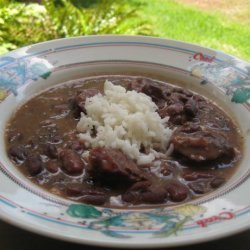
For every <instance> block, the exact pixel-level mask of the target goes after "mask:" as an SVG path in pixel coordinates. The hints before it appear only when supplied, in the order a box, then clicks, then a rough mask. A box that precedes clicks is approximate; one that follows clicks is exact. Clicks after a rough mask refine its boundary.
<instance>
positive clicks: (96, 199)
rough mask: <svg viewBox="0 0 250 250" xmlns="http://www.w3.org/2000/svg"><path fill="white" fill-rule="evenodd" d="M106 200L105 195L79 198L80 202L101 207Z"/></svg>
mask: <svg viewBox="0 0 250 250" xmlns="http://www.w3.org/2000/svg"><path fill="white" fill-rule="evenodd" d="M107 199H108V196H107V195H84V196H83V197H82V198H81V200H80V201H81V202H83V203H88V204H92V205H97V206H98V205H99V206H100V205H103V204H104V203H105V202H106V201H107Z"/></svg>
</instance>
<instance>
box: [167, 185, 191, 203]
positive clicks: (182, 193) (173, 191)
mask: <svg viewBox="0 0 250 250" xmlns="http://www.w3.org/2000/svg"><path fill="white" fill-rule="evenodd" d="M166 189H167V192H168V196H169V199H170V200H171V201H174V202H180V201H184V200H185V199H186V198H187V197H188V188H187V187H186V186H185V185H184V184H181V183H178V182H172V183H169V184H168V185H167V187H166Z"/></svg>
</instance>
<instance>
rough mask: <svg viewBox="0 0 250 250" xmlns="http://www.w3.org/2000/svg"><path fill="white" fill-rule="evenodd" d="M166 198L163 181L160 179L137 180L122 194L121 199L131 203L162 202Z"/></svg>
mask: <svg viewBox="0 0 250 250" xmlns="http://www.w3.org/2000/svg"><path fill="white" fill-rule="evenodd" d="M166 199H167V191H166V189H165V183H163V182H160V181H156V180H155V181H142V182H137V183H135V184H134V185H132V186H131V188H129V189H128V190H127V192H126V193H124V194H123V195H122V200H123V201H125V202H130V203H132V204H140V203H153V204H157V203H163V202H164V201H166Z"/></svg>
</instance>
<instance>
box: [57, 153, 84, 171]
mask: <svg viewBox="0 0 250 250" xmlns="http://www.w3.org/2000/svg"><path fill="white" fill-rule="evenodd" d="M60 159H61V160H62V168H63V170H64V171H65V172H66V173H67V174H69V175H79V174H82V172H83V169H84V168H85V163H84V162H83V161H82V159H81V157H80V156H79V155H78V154H77V153H76V152H75V151H73V150H71V149H64V150H62V151H61V152H60Z"/></svg>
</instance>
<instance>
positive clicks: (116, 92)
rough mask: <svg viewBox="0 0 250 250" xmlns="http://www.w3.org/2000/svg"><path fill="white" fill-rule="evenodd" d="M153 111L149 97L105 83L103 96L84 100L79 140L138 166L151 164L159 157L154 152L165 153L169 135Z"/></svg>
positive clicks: (169, 131)
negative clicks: (109, 150)
mask: <svg viewBox="0 0 250 250" xmlns="http://www.w3.org/2000/svg"><path fill="white" fill-rule="evenodd" d="M157 108H158V107H157V106H156V104H155V103H154V102H153V101H152V99H151V97H149V96H147V95H145V94H143V93H137V92H136V91H134V90H132V91H126V89H125V88H123V87H122V86H117V85H113V84H112V82H110V81H108V80H106V82H105V83H104V95H101V94H97V95H95V96H93V97H90V98H87V100H86V104H85V109H86V113H87V114H86V115H85V114H84V113H82V114H81V119H80V121H79V122H78V124H77V130H78V132H80V133H79V139H80V140H81V141H83V142H84V143H86V144H88V146H91V147H97V146H100V147H107V148H113V149H119V150H121V151H122V152H123V153H124V154H126V155H127V156H128V157H130V158H131V159H134V160H135V161H136V162H137V164H139V165H140V164H148V163H151V162H152V161H153V160H154V159H155V158H157V156H158V155H159V153H157V152H156V151H155V150H154V149H157V150H159V149H160V151H162V152H165V151H166V150H167V148H168V145H169V140H170V137H171V135H172V130H171V129H170V128H167V127H166V122H167V120H168V117H167V118H164V119H161V117H160V116H159V114H158V113H157V112H156V110H157ZM93 128H95V130H96V132H97V133H96V136H93V135H92V133H93ZM142 145H143V146H144V147H145V148H150V151H149V152H148V153H147V154H144V153H141V152H140V148H141V146H142Z"/></svg>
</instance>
